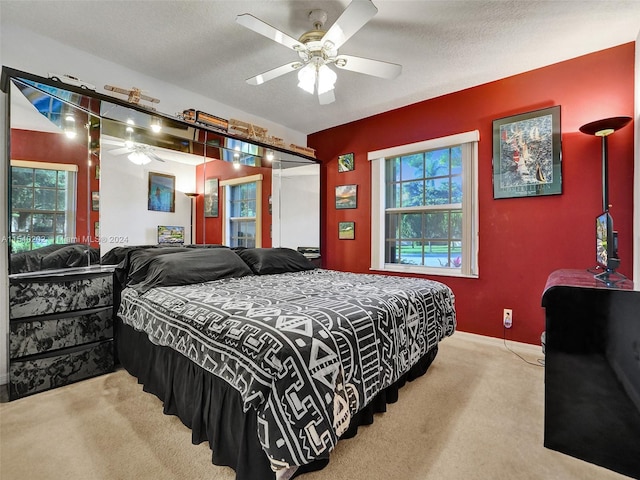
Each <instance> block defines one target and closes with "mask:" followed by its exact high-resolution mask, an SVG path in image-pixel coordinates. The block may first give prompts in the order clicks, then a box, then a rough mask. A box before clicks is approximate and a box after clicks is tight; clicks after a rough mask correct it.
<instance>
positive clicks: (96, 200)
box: [91, 192, 100, 212]
mask: <svg viewBox="0 0 640 480" xmlns="http://www.w3.org/2000/svg"><path fill="white" fill-rule="evenodd" d="M91 210H93V211H94V212H97V211H98V210H100V192H91Z"/></svg>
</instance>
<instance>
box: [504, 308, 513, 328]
mask: <svg viewBox="0 0 640 480" xmlns="http://www.w3.org/2000/svg"><path fill="white" fill-rule="evenodd" d="M502 324H503V325H504V327H505V328H511V325H513V314H512V312H511V309H510V308H505V309H504V310H503V311H502Z"/></svg>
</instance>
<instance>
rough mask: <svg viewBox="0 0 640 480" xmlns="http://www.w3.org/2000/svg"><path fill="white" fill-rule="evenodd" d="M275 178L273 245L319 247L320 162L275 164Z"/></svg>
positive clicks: (273, 188) (273, 180)
mask: <svg viewBox="0 0 640 480" xmlns="http://www.w3.org/2000/svg"><path fill="white" fill-rule="evenodd" d="M272 182H273V187H272V190H273V191H274V192H279V193H275V194H274V197H273V198H272V202H273V220H272V228H273V230H272V244H273V246H274V247H289V248H294V249H295V248H298V247H320V222H319V218H320V165H318V164H314V165H305V166H301V167H293V168H285V169H282V170H279V169H275V168H274V169H273V177H272ZM280 218H286V219H287V222H286V223H281V222H280V221H279V219H280ZM336 235H337V233H336Z"/></svg>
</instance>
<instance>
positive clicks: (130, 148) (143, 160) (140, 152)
mask: <svg viewBox="0 0 640 480" xmlns="http://www.w3.org/2000/svg"><path fill="white" fill-rule="evenodd" d="M101 142H102V143H104V144H110V145H116V146H119V147H120V148H115V149H113V150H109V153H110V154H111V155H116V156H117V155H125V154H128V155H127V158H128V159H129V161H131V162H132V163H135V164H136V165H146V164H147V163H150V162H151V160H157V161H158V162H164V160H163V159H162V158H160V157H159V156H158V155H157V154H156V153H155V151H154V149H153V148H151V147H150V146H149V145H144V144H142V143H135V142H133V141H131V140H125V141H113V140H108V139H104V138H103V139H102V141H101Z"/></svg>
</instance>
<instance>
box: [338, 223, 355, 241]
mask: <svg viewBox="0 0 640 480" xmlns="http://www.w3.org/2000/svg"><path fill="white" fill-rule="evenodd" d="M338 238H339V239H340V240H353V239H354V238H356V222H339V223H338Z"/></svg>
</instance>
